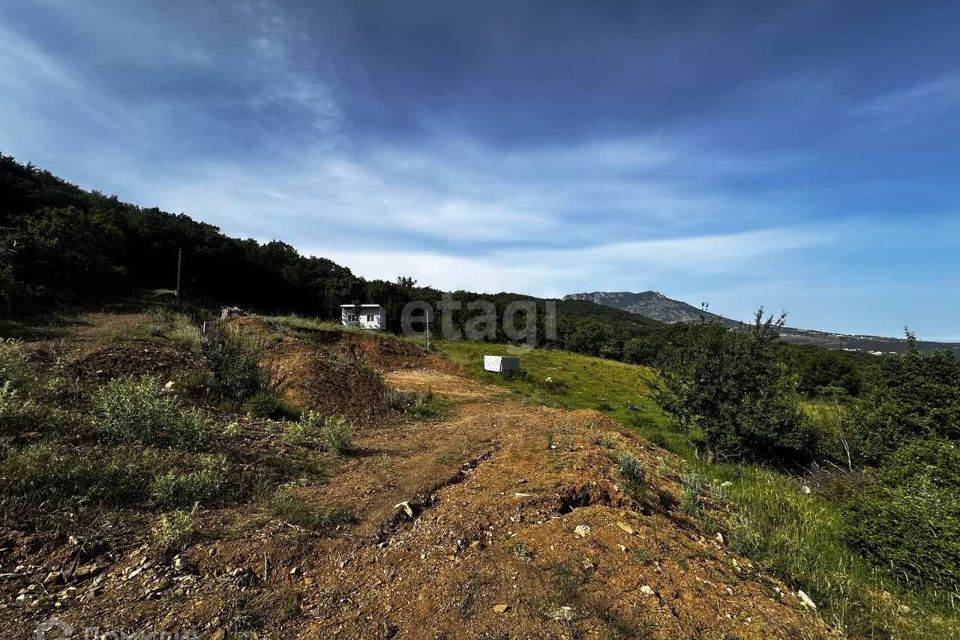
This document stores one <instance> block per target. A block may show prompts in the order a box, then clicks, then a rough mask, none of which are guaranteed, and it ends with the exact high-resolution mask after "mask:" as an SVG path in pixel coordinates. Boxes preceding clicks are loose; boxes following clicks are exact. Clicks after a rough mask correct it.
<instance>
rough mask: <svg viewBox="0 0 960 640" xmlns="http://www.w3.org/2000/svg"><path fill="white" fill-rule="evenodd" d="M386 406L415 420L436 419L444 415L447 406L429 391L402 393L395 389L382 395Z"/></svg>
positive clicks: (441, 399)
mask: <svg viewBox="0 0 960 640" xmlns="http://www.w3.org/2000/svg"><path fill="white" fill-rule="evenodd" d="M384 401H385V402H386V405H387V406H388V407H390V408H391V409H394V410H396V411H402V412H404V413H405V414H407V415H408V416H410V417H412V418H414V419H415V420H425V419H428V418H436V417H438V416H440V415H443V414H444V413H446V411H447V409H448V407H449V405H448V403H447V402H446V400H444V399H443V398H441V397H440V396H437V395H434V393H433V392H432V391H430V390H427V391H414V392H412V393H404V392H403V391H398V390H397V389H387V392H386V394H385V395H384Z"/></svg>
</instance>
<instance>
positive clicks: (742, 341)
mask: <svg viewBox="0 0 960 640" xmlns="http://www.w3.org/2000/svg"><path fill="white" fill-rule="evenodd" d="M783 322H784V318H783V317H782V316H781V317H780V318H779V319H777V320H774V318H773V317H772V316H771V317H769V318H767V319H766V320H764V318H763V309H760V310H758V311H757V314H756V317H755V319H754V323H753V324H752V325H751V326H749V327H747V328H745V329H744V330H729V329H727V328H725V327H724V326H722V325H721V324H720V323H719V322H716V321H712V320H705V321H702V322H700V323H697V324H694V325H689V326H686V327H684V328H683V329H682V330H681V331H679V332H678V334H677V335H676V336H675V337H674V342H673V343H672V345H671V346H670V347H669V348H668V349H667V352H666V353H665V356H664V359H663V361H662V363H661V371H662V383H661V389H660V391H659V393H658V397H659V400H660V403H661V405H662V406H663V408H664V409H665V410H666V411H667V412H668V413H669V414H671V415H672V416H673V417H674V419H675V422H676V424H677V425H678V427H679V428H680V429H682V430H684V431H686V432H688V433H689V434H690V435H691V436H692V437H694V438H695V439H697V440H699V441H702V444H703V445H704V446H705V448H706V453H707V456H708V458H711V459H712V458H732V459H749V460H756V461H771V462H777V463H798V462H802V461H804V460H806V459H808V458H809V457H810V456H811V455H812V452H813V451H814V448H815V447H814V445H815V433H814V430H813V428H812V425H811V424H810V423H809V421H808V420H807V419H806V417H805V416H804V413H803V411H802V410H801V405H800V397H799V395H798V393H797V384H796V379H795V376H793V375H791V374H790V373H789V372H788V370H787V368H786V366H785V365H784V363H783V362H782V361H780V359H779V358H778V357H777V346H776V343H777V339H778V337H779V329H780V328H781V327H782V326H783Z"/></svg>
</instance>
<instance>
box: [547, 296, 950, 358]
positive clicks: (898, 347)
mask: <svg viewBox="0 0 960 640" xmlns="http://www.w3.org/2000/svg"><path fill="white" fill-rule="evenodd" d="M564 300H584V301H588V302H593V303H595V304H599V305H603V306H606V307H613V308H615V309H622V310H623V311H629V312H630V313H635V314H637V315H640V316H643V317H645V318H650V319H652V320H658V321H659V322H666V323H668V324H673V323H675V322H695V321H697V320H699V319H701V318H704V317H706V318H708V319H711V320H718V321H719V322H722V323H723V324H725V325H727V326H729V327H739V326H742V324H743V323H742V322H739V321H737V320H731V319H730V318H725V317H723V316H720V315H717V314H715V313H710V312H707V311H704V310H702V309H698V308H697V307H694V306H693V305H691V304H687V303H686V302H682V301H680V300H673V299H671V298H668V297H667V296H665V295H663V294H662V293H660V292H659V291H643V292H641V293H632V292H629V291H593V292H591V293H572V294H570V295H567V296H564ZM780 339H781V340H783V341H784V342H788V343H790V344H798V345H812V346H816V347H823V348H825V349H839V350H843V351H861V352H866V353H874V354H881V353H901V352H903V351H905V350H906V348H907V341H906V340H904V339H902V338H884V337H880V336H866V335H849V334H843V333H830V332H827V331H814V330H811V329H795V328H793V327H785V328H784V329H783V330H782V331H781V332H780ZM920 348H921V349H923V350H932V349H951V350H953V351H956V352H958V353H960V344H948V343H941V342H920Z"/></svg>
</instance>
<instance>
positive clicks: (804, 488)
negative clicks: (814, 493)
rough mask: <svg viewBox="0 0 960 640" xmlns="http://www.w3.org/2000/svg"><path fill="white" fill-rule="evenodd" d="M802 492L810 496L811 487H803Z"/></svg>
mask: <svg viewBox="0 0 960 640" xmlns="http://www.w3.org/2000/svg"><path fill="white" fill-rule="evenodd" d="M802 491H803V492H804V493H805V494H807V495H810V493H811V490H810V487H808V486H807V485H803V487H802Z"/></svg>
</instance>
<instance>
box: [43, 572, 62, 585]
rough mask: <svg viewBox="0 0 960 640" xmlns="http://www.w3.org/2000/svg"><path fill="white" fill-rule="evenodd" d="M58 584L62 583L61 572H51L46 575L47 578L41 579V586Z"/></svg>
mask: <svg viewBox="0 0 960 640" xmlns="http://www.w3.org/2000/svg"><path fill="white" fill-rule="evenodd" d="M60 582H63V572H62V571H51V572H50V573H48V574H47V577H46V578H44V579H43V584H58V583H60Z"/></svg>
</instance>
